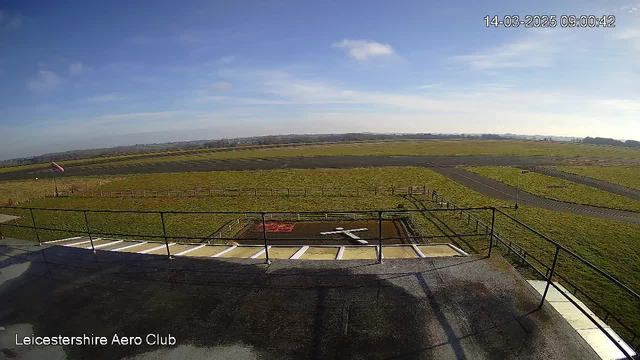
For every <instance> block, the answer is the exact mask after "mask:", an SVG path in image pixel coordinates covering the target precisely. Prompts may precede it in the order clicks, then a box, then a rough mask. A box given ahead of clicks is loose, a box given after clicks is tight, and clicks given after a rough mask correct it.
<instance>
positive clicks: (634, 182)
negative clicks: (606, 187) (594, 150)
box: [557, 166, 640, 190]
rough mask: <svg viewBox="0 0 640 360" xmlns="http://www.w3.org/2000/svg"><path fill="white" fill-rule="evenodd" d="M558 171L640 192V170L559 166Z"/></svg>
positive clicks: (633, 168) (634, 168) (635, 168)
mask: <svg viewBox="0 0 640 360" xmlns="http://www.w3.org/2000/svg"><path fill="white" fill-rule="evenodd" d="M557 169H558V170H562V171H566V172H569V173H573V174H577V175H583V176H588V177H592V178H594V179H600V180H604V181H608V182H611V183H614V184H619V185H623V186H627V187H630V188H633V189H637V190H640V168H638V167H621V166H620V167H618V166H616V167H613V166H557Z"/></svg>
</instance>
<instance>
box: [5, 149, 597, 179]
mask: <svg viewBox="0 0 640 360" xmlns="http://www.w3.org/2000/svg"><path fill="white" fill-rule="evenodd" d="M592 160H594V159H589V158H577V157H557V156H556V157H552V156H494V155H471V156H318V157H289V158H255V159H227V160H203V161H188V162H187V161H184V162H167V163H154V164H144V165H142V164H141V165H129V166H116V167H111V166H109V164H108V163H104V166H101V167H82V166H76V167H74V166H73V165H70V166H67V167H65V175H64V176H95V175H123V174H147V173H172V172H189V171H227V170H276V169H317V168H355V167H374V166H375V167H377V166H425V167H431V166H459V165H468V166H480V165H493V166H544V165H572V164H576V163H582V162H589V161H592ZM53 175H54V173H53V171H52V170H50V169H47V170H35V171H34V170H24V171H16V172H9V173H1V174H0V180H20V179H32V178H35V177H51V176H53Z"/></svg>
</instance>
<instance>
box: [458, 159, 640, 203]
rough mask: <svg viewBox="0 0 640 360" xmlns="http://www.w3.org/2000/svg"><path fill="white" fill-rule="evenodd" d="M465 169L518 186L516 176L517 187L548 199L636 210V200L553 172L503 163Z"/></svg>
mask: <svg viewBox="0 0 640 360" xmlns="http://www.w3.org/2000/svg"><path fill="white" fill-rule="evenodd" d="M465 169H467V170H469V171H471V172H474V173H476V174H479V175H482V176H485V177H488V178H490V179H493V180H497V181H500V182H502V183H505V184H507V185H511V186H513V187H516V186H518V179H519V180H520V189H521V190H523V191H526V192H529V193H531V194H534V195H538V196H542V197H546V198H549V199H554V200H560V201H566V202H571V203H577V204H586V205H594V206H601V207H607V208H612V209H621V210H631V211H640V201H637V200H632V199H629V198H627V197H625V196H621V195H617V194H613V193H610V192H608V191H604V190H600V189H596V188H594V187H591V186H587V185H582V184H578V183H574V182H572V181H568V180H564V179H559V178H556V177H553V176H548V175H544V174H539V173H534V172H529V173H526V174H521V173H520V172H521V169H518V168H513V167H506V166H467V167H465Z"/></svg>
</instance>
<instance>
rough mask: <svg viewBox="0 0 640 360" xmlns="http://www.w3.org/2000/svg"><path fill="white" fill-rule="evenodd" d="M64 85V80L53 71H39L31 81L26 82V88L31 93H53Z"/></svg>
mask: <svg viewBox="0 0 640 360" xmlns="http://www.w3.org/2000/svg"><path fill="white" fill-rule="evenodd" d="M63 83H64V79H63V78H62V77H60V76H59V75H58V74H56V73H55V72H53V71H46V70H41V71H39V72H38V75H36V77H34V78H33V79H30V80H29V81H27V88H28V89H29V90H31V91H32V92H36V93H44V92H50V91H54V90H55V89H57V88H58V87H60V85H62V84H63Z"/></svg>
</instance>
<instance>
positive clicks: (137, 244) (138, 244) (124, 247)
mask: <svg viewBox="0 0 640 360" xmlns="http://www.w3.org/2000/svg"><path fill="white" fill-rule="evenodd" d="M146 243H147V242H146V241H143V242H140V243H136V244H133V245H127V246H123V247H121V248H117V249H113V250H111V251H122V250H125V249H129V248H132V247H134V246H140V245H142V244H146Z"/></svg>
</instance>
